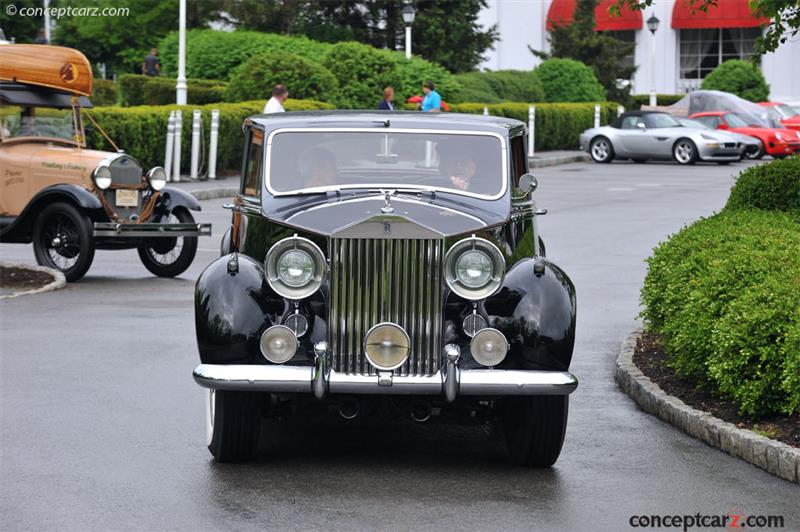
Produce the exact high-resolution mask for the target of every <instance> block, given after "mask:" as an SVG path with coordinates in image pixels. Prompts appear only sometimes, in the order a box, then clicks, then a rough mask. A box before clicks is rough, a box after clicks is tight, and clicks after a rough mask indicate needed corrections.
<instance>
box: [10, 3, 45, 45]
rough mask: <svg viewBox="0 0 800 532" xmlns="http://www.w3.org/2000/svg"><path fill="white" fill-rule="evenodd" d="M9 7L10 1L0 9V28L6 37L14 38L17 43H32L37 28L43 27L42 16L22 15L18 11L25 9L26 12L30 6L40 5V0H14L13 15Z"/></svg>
mask: <svg viewBox="0 0 800 532" xmlns="http://www.w3.org/2000/svg"><path fill="white" fill-rule="evenodd" d="M4 4H5V2H4ZM10 7H12V3H11V2H9V3H8V4H5V5H4V6H3V9H0V28H2V30H3V33H5V35H6V38H7V39H9V40H11V39H14V40H15V41H16V42H18V43H32V42H33V40H34V39H36V36H37V35H38V33H39V30H42V29H44V17H23V16H21V15H19V11H20V10H21V9H25V10H26V12H27V10H28V9H30V8H34V7H42V2H41V0H15V1H14V2H13V7H14V8H16V12H14V14H13V15H12V14H11V12H10V10H9V8H10Z"/></svg>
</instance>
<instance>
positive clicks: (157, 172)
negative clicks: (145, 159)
mask: <svg viewBox="0 0 800 532" xmlns="http://www.w3.org/2000/svg"><path fill="white" fill-rule="evenodd" d="M145 177H147V183H148V184H149V185H150V188H152V189H153V190H155V191H156V192H158V191H159V190H161V189H162V188H164V187H165V186H166V185H167V172H165V171H164V169H163V168H161V167H160V166H154V167H153V168H151V169H150V171H149V172H147V175H146V176H145Z"/></svg>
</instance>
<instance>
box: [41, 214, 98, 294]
mask: <svg viewBox="0 0 800 532" xmlns="http://www.w3.org/2000/svg"><path fill="white" fill-rule="evenodd" d="M33 232H34V237H33V251H34V254H35V255H36V261H37V262H38V263H39V264H41V265H42V266H47V267H48V268H54V269H56V270H59V271H61V272H63V273H64V276H65V277H66V279H67V280H68V281H76V280H78V279H80V278H81V277H83V275H84V274H85V273H86V271H87V270H88V269H89V266H91V263H92V260H93V259H94V240H93V238H92V233H91V222H90V220H89V219H88V218H87V217H86V216H85V215H84V214H83V213H81V212H80V211H79V210H78V209H76V208H75V207H74V206H73V205H71V204H68V203H61V202H57V203H52V204H50V205H48V206H47V207H45V208H44V210H43V211H42V213H41V214H40V215H39V216H38V217H37V219H36V221H35V223H34V230H33Z"/></svg>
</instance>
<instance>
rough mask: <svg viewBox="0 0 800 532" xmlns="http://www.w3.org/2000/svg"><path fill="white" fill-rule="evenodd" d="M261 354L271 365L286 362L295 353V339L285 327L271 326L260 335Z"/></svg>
mask: <svg viewBox="0 0 800 532" xmlns="http://www.w3.org/2000/svg"><path fill="white" fill-rule="evenodd" d="M260 347H261V354H262V355H264V358H266V359H267V360H269V361H270V362H272V363H273V364H283V363H284V362H288V361H289V360H290V359H291V358H292V357H293V356H294V354H295V352H296V351H297V337H295V335H294V332H292V330H291V329H290V328H289V327H287V326H285V325H273V326H272V327H270V328H269V329H267V330H266V331H264V332H263V333H262V334H261V342H260Z"/></svg>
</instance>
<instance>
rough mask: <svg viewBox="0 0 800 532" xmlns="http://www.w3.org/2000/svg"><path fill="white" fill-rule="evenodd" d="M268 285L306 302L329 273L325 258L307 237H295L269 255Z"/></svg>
mask: <svg viewBox="0 0 800 532" xmlns="http://www.w3.org/2000/svg"><path fill="white" fill-rule="evenodd" d="M265 262H266V264H265V269H266V271H267V282H268V283H269V285H270V287H272V289H273V290H275V292H276V293H277V294H278V295H279V296H282V297H285V298H287V299H303V298H306V297H308V296H310V295H311V294H313V293H314V292H316V291H317V290H318V289H319V287H320V285H322V278H323V276H324V274H325V256H324V255H323V254H322V251H321V250H320V249H319V247H318V246H317V245H316V244H315V243H313V242H312V241H311V240H309V239H307V238H302V237H298V236H292V237H289V238H284V239H283V240H281V241H279V242H277V243H276V244H275V245H273V246H272V247H271V248H270V250H269V251H268V252H267V258H266V261H265Z"/></svg>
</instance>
